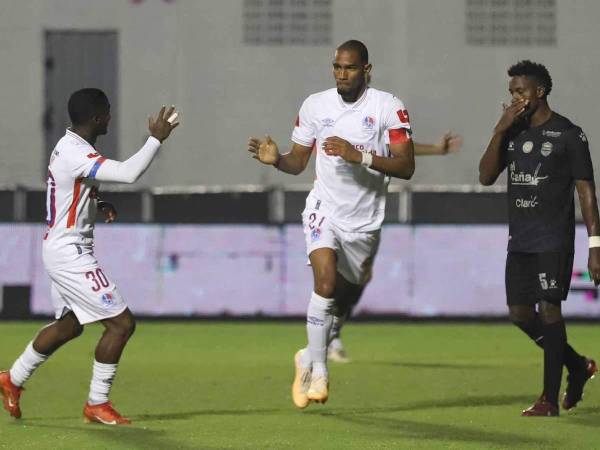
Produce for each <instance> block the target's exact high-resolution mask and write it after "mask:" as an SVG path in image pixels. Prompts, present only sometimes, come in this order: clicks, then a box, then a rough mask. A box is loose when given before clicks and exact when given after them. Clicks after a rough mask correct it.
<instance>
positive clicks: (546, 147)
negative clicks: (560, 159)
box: [541, 142, 552, 156]
mask: <svg viewBox="0 0 600 450" xmlns="http://www.w3.org/2000/svg"><path fill="white" fill-rule="evenodd" d="M541 152H542V156H548V155H549V154H550V153H552V142H544V143H543V144H542V150H541Z"/></svg>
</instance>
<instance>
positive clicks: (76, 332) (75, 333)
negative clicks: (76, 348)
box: [71, 323, 83, 339]
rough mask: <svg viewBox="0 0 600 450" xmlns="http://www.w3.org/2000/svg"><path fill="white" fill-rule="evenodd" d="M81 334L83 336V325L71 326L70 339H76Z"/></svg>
mask: <svg viewBox="0 0 600 450" xmlns="http://www.w3.org/2000/svg"><path fill="white" fill-rule="evenodd" d="M82 334H83V325H81V324H80V323H78V324H76V325H73V328H72V329H71V339H75V338H78V337H79V336H81V335H82Z"/></svg>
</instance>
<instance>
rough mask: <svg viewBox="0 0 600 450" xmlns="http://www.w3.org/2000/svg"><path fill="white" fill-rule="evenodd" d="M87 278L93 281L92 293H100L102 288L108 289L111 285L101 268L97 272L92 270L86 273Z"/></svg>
mask: <svg viewBox="0 0 600 450" xmlns="http://www.w3.org/2000/svg"><path fill="white" fill-rule="evenodd" d="M85 277H86V278H87V279H88V280H91V281H92V283H93V286H92V291H94V292H98V291H99V290H100V289H101V288H107V287H108V286H109V284H110V283H109V282H108V278H106V275H104V273H103V272H102V269H100V268H97V269H96V270H95V271H91V270H90V271H89V272H86V273H85Z"/></svg>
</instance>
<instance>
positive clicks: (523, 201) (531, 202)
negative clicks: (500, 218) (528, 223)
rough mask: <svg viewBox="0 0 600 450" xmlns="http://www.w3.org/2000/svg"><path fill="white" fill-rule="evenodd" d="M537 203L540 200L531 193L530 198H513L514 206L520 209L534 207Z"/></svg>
mask: <svg viewBox="0 0 600 450" xmlns="http://www.w3.org/2000/svg"><path fill="white" fill-rule="evenodd" d="M539 204H540V202H538V199H537V195H532V196H531V197H530V198H518V199H516V200H515V206H516V207H517V208H522V209H529V208H536V207H537V206H538V205H539Z"/></svg>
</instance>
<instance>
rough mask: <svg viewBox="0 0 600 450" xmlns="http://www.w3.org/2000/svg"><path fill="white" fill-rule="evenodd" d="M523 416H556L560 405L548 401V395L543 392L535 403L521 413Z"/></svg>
mask: <svg viewBox="0 0 600 450" xmlns="http://www.w3.org/2000/svg"><path fill="white" fill-rule="evenodd" d="M521 416H523V417H556V416H558V406H554V405H553V404H552V403H550V402H548V401H546V396H545V395H544V394H542V396H541V397H540V398H538V399H537V400H536V401H535V403H534V404H533V405H531V406H530V407H529V408H527V409H526V410H524V411H523V412H522V413H521Z"/></svg>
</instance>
